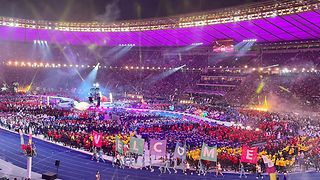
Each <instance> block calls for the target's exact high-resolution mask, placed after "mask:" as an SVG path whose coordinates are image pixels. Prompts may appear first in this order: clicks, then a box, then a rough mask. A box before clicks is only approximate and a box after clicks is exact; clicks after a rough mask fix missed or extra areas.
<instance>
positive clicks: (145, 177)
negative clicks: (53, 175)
mask: <svg viewBox="0 0 320 180" xmlns="http://www.w3.org/2000/svg"><path fill="white" fill-rule="evenodd" d="M25 140H27V139H26V137H25ZM33 141H34V142H35V144H36V147H37V153H38V156H37V157H35V158H33V167H32V171H34V172H37V173H40V174H42V173H44V172H48V171H50V172H56V167H55V166H54V163H55V160H60V161H61V163H60V168H59V174H58V178H59V179H64V180H82V179H83V180H94V179H95V174H96V171H97V170H99V171H100V173H101V179H103V180H104V179H108V180H111V179H114V180H118V179H123V180H157V179H166V180H183V179H195V180H209V179H226V180H229V179H230V180H231V179H240V178H239V176H238V175H237V174H225V176H224V178H222V177H215V176H214V175H213V174H207V175H206V176H198V175H187V176H186V175H184V174H182V172H181V171H179V172H178V173H177V174H170V175H169V174H162V175H159V174H160V171H159V170H158V169H157V168H156V169H155V172H149V171H147V170H136V169H129V168H125V169H119V168H116V167H112V165H111V163H110V162H107V163H102V162H100V163H97V162H96V161H91V160H90V158H91V156H90V155H87V154H83V153H81V152H78V151H74V150H70V149H68V148H65V147H61V146H59V145H55V144H53V143H48V142H45V141H42V140H39V139H36V138H33ZM0 157H1V158H2V159H4V160H6V161H8V162H11V163H12V164H14V165H16V166H19V167H22V168H26V161H27V159H26V157H25V156H24V155H23V153H22V151H21V146H20V137H19V135H18V134H15V133H12V132H9V131H6V130H3V129H0ZM243 179H244V178H243ZM247 179H248V180H250V179H251V180H253V179H255V176H254V175H249V176H248V178H247ZM264 179H267V180H268V179H269V178H268V176H265V177H264ZM280 179H283V178H282V177H281V178H280ZM289 179H290V180H319V179H320V173H304V174H302V173H301V174H291V175H290V178H289Z"/></svg>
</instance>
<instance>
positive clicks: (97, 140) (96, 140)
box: [92, 131, 102, 147]
mask: <svg viewBox="0 0 320 180" xmlns="http://www.w3.org/2000/svg"><path fill="white" fill-rule="evenodd" d="M92 135H93V146H95V147H101V146H102V133H98V132H96V131H93V132H92Z"/></svg>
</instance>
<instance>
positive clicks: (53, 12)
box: [0, 0, 261, 22]
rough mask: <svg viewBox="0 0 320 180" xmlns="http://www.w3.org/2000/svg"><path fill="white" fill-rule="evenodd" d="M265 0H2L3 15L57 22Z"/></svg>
mask: <svg viewBox="0 0 320 180" xmlns="http://www.w3.org/2000/svg"><path fill="white" fill-rule="evenodd" d="M257 1H261V0H0V16H7V17H17V18H24V19H38V20H54V21H95V20H98V21H106V22H111V21H115V20H129V19H142V18H153V17H165V16H171V15H178V14H184V13H192V12H199V11H204V10H213V9H217V8H222V7H230V6H235V5H243V4H246V3H251V2H257Z"/></svg>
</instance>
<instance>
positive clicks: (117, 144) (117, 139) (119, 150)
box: [116, 136, 123, 154]
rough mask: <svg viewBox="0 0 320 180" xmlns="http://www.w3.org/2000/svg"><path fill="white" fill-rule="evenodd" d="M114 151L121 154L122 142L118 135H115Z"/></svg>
mask: <svg viewBox="0 0 320 180" xmlns="http://www.w3.org/2000/svg"><path fill="white" fill-rule="evenodd" d="M116 152H118V153H120V154H123V142H122V140H121V139H120V138H119V137H118V136H116Z"/></svg>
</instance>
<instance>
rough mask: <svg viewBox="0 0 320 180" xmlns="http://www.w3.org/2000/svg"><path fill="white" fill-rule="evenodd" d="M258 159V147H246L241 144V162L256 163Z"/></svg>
mask: <svg viewBox="0 0 320 180" xmlns="http://www.w3.org/2000/svg"><path fill="white" fill-rule="evenodd" d="M257 160H258V148H257V147H253V148H248V147H247V146H242V154H241V160H240V161H241V162H246V163H251V164H256V163H257Z"/></svg>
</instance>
